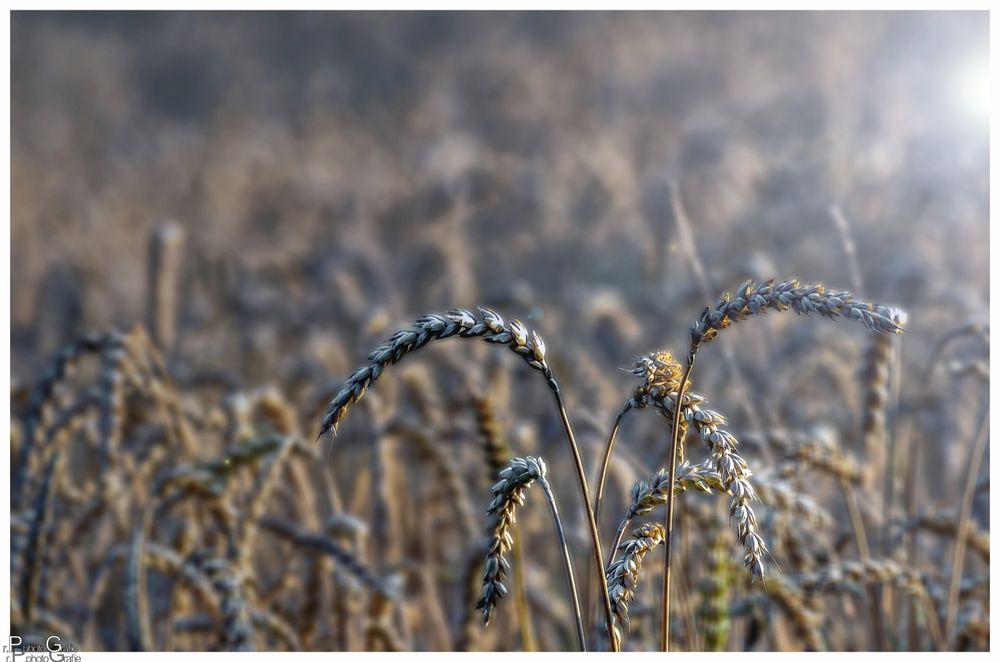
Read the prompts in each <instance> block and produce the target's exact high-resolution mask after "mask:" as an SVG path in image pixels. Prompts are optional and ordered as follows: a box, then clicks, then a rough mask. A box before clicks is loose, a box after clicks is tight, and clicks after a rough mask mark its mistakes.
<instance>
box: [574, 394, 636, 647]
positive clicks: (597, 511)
mask: <svg viewBox="0 0 1000 662" xmlns="http://www.w3.org/2000/svg"><path fill="white" fill-rule="evenodd" d="M632 407H633V404H632V400H631V399H629V400H627V401H626V402H625V405H624V406H623V407H622V409H621V411H619V412H618V415H617V416H615V423H614V425H613V426H612V428H611V434H610V435H609V436H608V443H607V444H606V445H605V447H604V457H603V458H602V459H601V469H600V472H599V473H598V476H597V496H596V497H595V498H594V520H595V521H600V519H601V503H602V502H603V501H604V483H605V481H606V480H607V476H608V465H609V464H610V463H611V451H612V450H613V449H614V447H615V441H616V440H617V439H618V430H619V428H621V425H622V419H623V418H625V414H627V413H628V412H629V411H630V410H631V409H632ZM620 543H621V539H620V538H619V540H618V542H617V543H615V544H614V545H613V546H612V547H611V550H610V551H609V552H608V553H609V554H610V555H611V556H612V557H614V555H615V550H616V549H618V545H619V544H620ZM591 564H592V561H590V560H588V561H587V577H588V578H589V577H590V573H591V572H592V571H593V568H592V567H591ZM583 602H584V604H585V605H587V630H588V631H590V630H591V629H593V623H594V621H593V610H592V609H591V608H590V582H589V581H588V582H587V583H586V585H585V587H584V600H583ZM609 604H610V603H609Z"/></svg>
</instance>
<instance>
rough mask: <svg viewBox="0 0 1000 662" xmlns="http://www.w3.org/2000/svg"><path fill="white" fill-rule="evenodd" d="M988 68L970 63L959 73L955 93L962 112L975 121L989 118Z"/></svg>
mask: <svg viewBox="0 0 1000 662" xmlns="http://www.w3.org/2000/svg"><path fill="white" fill-rule="evenodd" d="M990 82H991V81H990V66H989V64H988V63H986V64H981V63H970V64H968V65H966V67H965V68H964V69H963V70H962V71H960V72H959V74H958V77H957V80H956V89H955V93H956V96H957V101H958V103H959V105H961V106H962V108H963V110H964V111H965V112H967V113H969V114H971V115H974V116H975V117H976V118H977V119H984V120H989V118H990V95H991V89H990V88H991V85H990Z"/></svg>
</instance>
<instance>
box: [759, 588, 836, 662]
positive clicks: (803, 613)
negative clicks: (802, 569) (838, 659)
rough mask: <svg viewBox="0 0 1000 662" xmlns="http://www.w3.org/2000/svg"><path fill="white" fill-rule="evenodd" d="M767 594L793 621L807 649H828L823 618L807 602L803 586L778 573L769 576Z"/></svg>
mask: <svg viewBox="0 0 1000 662" xmlns="http://www.w3.org/2000/svg"><path fill="white" fill-rule="evenodd" d="M765 594H766V595H767V599H768V600H770V601H771V602H774V603H775V604H777V605H778V607H780V608H781V610H782V611H783V612H784V613H785V616H787V617H788V619H789V620H791V621H792V625H794V627H795V631H796V632H797V633H798V635H799V637H800V638H801V639H802V642H803V643H804V644H805V647H806V650H810V651H822V650H826V645H825V644H824V643H823V634H822V627H823V618H822V617H821V616H820V615H819V614H818V613H817V612H816V611H815V610H814V609H813V608H812V607H811V606H809V605H808V604H807V603H806V598H805V594H804V592H803V590H802V588H801V587H799V586H798V585H797V584H795V583H794V582H793V581H791V580H790V579H789V578H788V577H786V576H785V575H783V574H781V573H777V574H774V575H772V576H771V577H770V578H769V580H768V582H767V590H766V591H765Z"/></svg>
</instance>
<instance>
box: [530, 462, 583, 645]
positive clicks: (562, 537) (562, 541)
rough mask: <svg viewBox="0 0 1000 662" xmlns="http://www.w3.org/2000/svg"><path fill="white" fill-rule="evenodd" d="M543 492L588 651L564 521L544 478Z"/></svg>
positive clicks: (578, 631) (578, 627) (580, 636)
mask: <svg viewBox="0 0 1000 662" xmlns="http://www.w3.org/2000/svg"><path fill="white" fill-rule="evenodd" d="M538 482H539V483H541V484H542V490H544V491H545V498H546V500H547V501H548V502H549V509H550V510H551V511H552V519H554V520H555V523H556V531H557V532H558V533H559V545H560V546H561V547H562V553H563V567H564V569H565V571H566V583H567V584H569V592H570V596H571V597H572V600H573V616H574V617H575V618H576V636H577V638H578V639H579V641H580V650H582V651H583V652H586V651H587V640H586V636H585V635H584V631H583V614H582V613H581V612H580V595H579V593H578V591H577V589H576V580H575V579H574V578H573V562H572V561H571V560H570V557H569V545H568V544H567V543H566V531H565V530H564V529H563V524H562V519H560V517H559V509H558V508H557V507H556V497H555V495H554V494H552V488H551V487H550V486H549V481H548V480H546V478H545V477H544V476H542V477H541V478H540V479H539V480H538Z"/></svg>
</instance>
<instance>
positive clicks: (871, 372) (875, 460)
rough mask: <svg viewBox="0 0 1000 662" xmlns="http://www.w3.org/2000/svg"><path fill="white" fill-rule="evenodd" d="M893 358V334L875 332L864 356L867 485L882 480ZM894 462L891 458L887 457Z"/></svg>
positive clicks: (862, 426)
mask: <svg viewBox="0 0 1000 662" xmlns="http://www.w3.org/2000/svg"><path fill="white" fill-rule="evenodd" d="M891 362H892V338H891V337H890V336H885V335H877V336H875V337H874V338H873V339H872V341H871V343H870V344H869V346H868V350H867V352H866V353H865V357H864V368H863V375H862V382H863V384H864V389H865V404H864V409H863V411H862V418H861V437H862V440H863V443H864V458H865V474H866V475H865V487H866V488H867V489H873V488H874V487H875V485H876V481H878V480H879V478H880V475H879V468H881V467H882V465H883V463H884V462H885V461H886V459H885V453H886V449H885V441H886V436H887V433H888V431H887V428H886V411H887V409H888V406H889V367H890V364H891ZM888 461H889V462H891V461H892V458H888Z"/></svg>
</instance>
